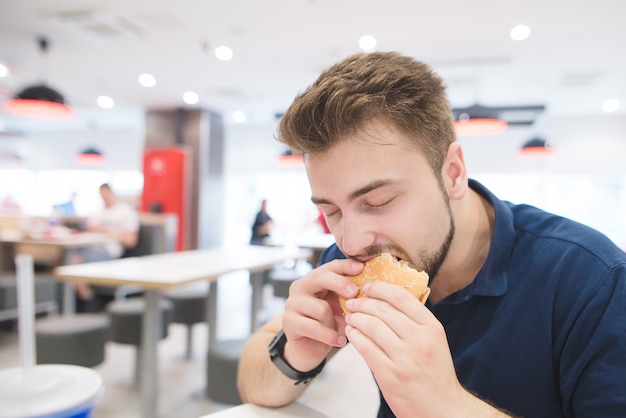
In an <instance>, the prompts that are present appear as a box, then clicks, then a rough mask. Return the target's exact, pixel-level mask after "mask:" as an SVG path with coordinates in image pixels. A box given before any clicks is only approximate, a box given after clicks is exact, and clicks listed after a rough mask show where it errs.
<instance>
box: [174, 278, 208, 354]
mask: <svg viewBox="0 0 626 418" xmlns="http://www.w3.org/2000/svg"><path fill="white" fill-rule="evenodd" d="M208 294H209V284H208V283H207V282H200V283H197V284H193V285H190V286H185V287H182V288H176V289H172V290H169V291H168V292H166V293H165V297H166V298H167V299H169V300H170V301H171V302H172V304H173V306H172V322H173V323H175V324H183V325H185V326H186V327H187V349H186V351H185V358H187V359H190V358H191V352H192V347H193V326H194V325H195V324H198V323H202V322H206V318H207V316H206V315H207V314H206V301H207V297H208Z"/></svg>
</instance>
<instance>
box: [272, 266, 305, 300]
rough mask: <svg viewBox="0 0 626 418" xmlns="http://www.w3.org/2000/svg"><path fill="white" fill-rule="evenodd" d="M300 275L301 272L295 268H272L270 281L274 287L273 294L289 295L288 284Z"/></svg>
mask: <svg viewBox="0 0 626 418" xmlns="http://www.w3.org/2000/svg"><path fill="white" fill-rule="evenodd" d="M301 277H302V273H301V272H299V271H297V270H296V269H274V270H272V271H271V272H270V283H271V284H272V287H273V289H274V296H276V297H279V298H285V299H286V298H287V297H288V296H289V286H291V283H293V282H294V281H295V280H298V279H299V278H301Z"/></svg>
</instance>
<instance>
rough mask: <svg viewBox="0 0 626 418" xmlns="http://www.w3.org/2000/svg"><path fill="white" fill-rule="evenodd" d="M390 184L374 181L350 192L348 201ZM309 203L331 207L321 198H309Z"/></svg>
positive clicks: (385, 181)
mask: <svg viewBox="0 0 626 418" xmlns="http://www.w3.org/2000/svg"><path fill="white" fill-rule="evenodd" d="M390 183H391V180H376V181H374V182H372V183H370V184H366V185H365V186H363V187H361V188H360V189H358V190H355V191H354V192H352V193H351V194H350V200H351V201H352V200H354V199H356V198H359V197H361V196H363V195H366V194H367V193H369V192H371V191H372V190H376V189H379V188H381V187H383V186H386V185H388V184H390ZM311 202H313V203H314V204H316V205H332V202H331V201H329V200H327V199H323V198H317V197H315V196H313V197H311Z"/></svg>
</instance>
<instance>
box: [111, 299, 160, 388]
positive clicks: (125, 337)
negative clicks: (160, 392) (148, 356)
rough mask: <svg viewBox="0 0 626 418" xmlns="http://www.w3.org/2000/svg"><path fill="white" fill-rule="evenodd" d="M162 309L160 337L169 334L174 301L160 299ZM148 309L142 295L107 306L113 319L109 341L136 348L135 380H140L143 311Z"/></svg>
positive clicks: (115, 301) (116, 301)
mask: <svg viewBox="0 0 626 418" xmlns="http://www.w3.org/2000/svg"><path fill="white" fill-rule="evenodd" d="M159 307H160V310H161V314H162V316H161V334H160V335H159V338H160V339H164V338H166V337H167V335H168V332H167V331H168V326H169V324H170V323H171V321H172V302H171V301H169V300H167V299H165V298H163V299H161V300H160V301H159ZM145 310H146V302H145V300H144V299H143V298H141V297H131V298H128V299H120V300H114V301H113V302H111V303H109V304H108V305H107V307H106V311H107V313H108V314H109V317H110V320H111V328H110V330H109V341H112V342H115V343H118V344H129V345H134V346H135V347H136V348H137V349H136V358H135V381H137V382H138V381H139V376H140V373H141V371H140V366H141V361H140V359H141V356H142V346H143V344H142V341H141V336H142V335H143V334H142V328H143V326H142V325H143V313H144V311H145Z"/></svg>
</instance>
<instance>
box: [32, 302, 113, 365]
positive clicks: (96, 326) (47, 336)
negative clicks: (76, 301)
mask: <svg viewBox="0 0 626 418" xmlns="http://www.w3.org/2000/svg"><path fill="white" fill-rule="evenodd" d="M109 326H110V321H109V318H108V317H107V316H106V315H102V314H79V315H72V316H52V317H47V318H42V319H39V320H37V322H36V323H35V340H36V344H37V363H38V364H73V365H76V366H83V367H94V366H97V365H98V364H100V363H102V362H103V361H104V358H105V344H106V341H107V332H108V330H109Z"/></svg>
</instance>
